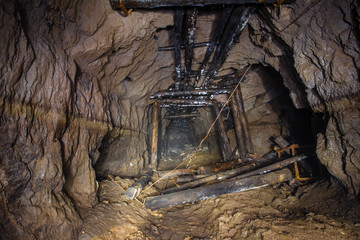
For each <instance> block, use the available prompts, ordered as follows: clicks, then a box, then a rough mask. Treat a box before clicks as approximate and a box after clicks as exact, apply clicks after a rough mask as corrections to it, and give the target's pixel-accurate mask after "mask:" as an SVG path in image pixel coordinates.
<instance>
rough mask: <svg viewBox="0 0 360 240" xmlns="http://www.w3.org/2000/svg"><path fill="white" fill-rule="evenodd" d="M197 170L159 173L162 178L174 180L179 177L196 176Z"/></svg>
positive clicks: (176, 170)
mask: <svg viewBox="0 0 360 240" xmlns="http://www.w3.org/2000/svg"><path fill="white" fill-rule="evenodd" d="M195 172H196V170H193V169H175V170H169V171H158V174H159V177H160V178H164V179H165V178H174V177H179V176H183V175H190V174H194V173H195Z"/></svg>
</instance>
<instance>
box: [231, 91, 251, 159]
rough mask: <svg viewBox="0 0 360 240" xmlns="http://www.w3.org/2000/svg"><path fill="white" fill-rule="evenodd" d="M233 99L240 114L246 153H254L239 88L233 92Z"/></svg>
mask: <svg viewBox="0 0 360 240" xmlns="http://www.w3.org/2000/svg"><path fill="white" fill-rule="evenodd" d="M234 98H235V100H236V102H237V105H238V108H239V114H240V122H241V125H242V129H243V131H244V137H245V144H246V150H247V152H248V153H254V148H253V145H252V141H251V136H250V130H249V124H248V120H247V117H246V112H245V107H244V101H243V98H242V93H241V88H240V86H239V88H238V89H236V90H235V95H234Z"/></svg>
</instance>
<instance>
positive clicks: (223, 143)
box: [213, 103, 232, 162]
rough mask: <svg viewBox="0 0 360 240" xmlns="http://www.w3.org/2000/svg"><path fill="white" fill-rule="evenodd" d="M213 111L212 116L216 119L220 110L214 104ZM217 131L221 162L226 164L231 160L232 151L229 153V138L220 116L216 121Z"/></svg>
mask: <svg viewBox="0 0 360 240" xmlns="http://www.w3.org/2000/svg"><path fill="white" fill-rule="evenodd" d="M213 109H214V115H215V118H216V117H217V116H218V115H219V114H220V110H219V108H218V106H217V104H216V103H214V105H213ZM217 129H218V133H219V140H220V148H221V153H222V157H223V161H224V162H226V161H228V160H231V159H230V158H231V154H232V151H231V146H230V141H229V138H228V136H227V134H226V130H225V125H224V121H223V119H222V117H221V116H220V117H219V118H218V120H217Z"/></svg>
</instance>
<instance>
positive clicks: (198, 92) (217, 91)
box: [150, 88, 231, 99]
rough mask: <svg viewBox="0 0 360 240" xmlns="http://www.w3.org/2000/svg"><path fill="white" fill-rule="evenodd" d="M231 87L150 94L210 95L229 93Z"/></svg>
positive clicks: (161, 95) (163, 95)
mask: <svg viewBox="0 0 360 240" xmlns="http://www.w3.org/2000/svg"><path fill="white" fill-rule="evenodd" d="M229 93H231V89H229V88H222V89H194V90H187V91H161V92H157V93H155V94H153V95H152V96H150V98H151V99H155V98H160V97H185V96H210V95H218V94H229Z"/></svg>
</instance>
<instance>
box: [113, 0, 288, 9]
mask: <svg viewBox="0 0 360 240" xmlns="http://www.w3.org/2000/svg"><path fill="white" fill-rule="evenodd" d="M292 2H294V0H286V1H285V2H284V3H283V4H285V3H292ZM278 3H279V0H265V1H259V0H197V1H193V0H152V1H149V0H122V1H119V0H110V4H111V6H112V8H113V9H114V10H121V9H122V8H121V7H125V8H127V9H129V8H145V9H153V8H163V7H204V6H208V5H224V4H262V5H263V4H267V5H269V4H270V5H273V4H278ZM121 4H122V5H123V6H121Z"/></svg>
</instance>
